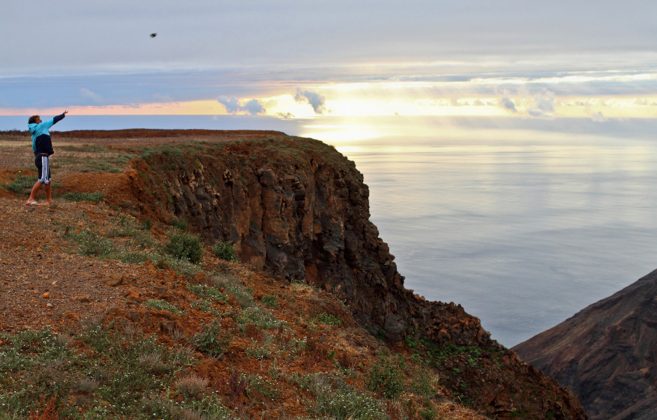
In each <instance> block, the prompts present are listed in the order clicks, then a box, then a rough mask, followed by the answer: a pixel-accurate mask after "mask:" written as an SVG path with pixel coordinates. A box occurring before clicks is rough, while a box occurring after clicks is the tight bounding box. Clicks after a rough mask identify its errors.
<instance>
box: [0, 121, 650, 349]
mask: <svg viewBox="0 0 657 420" xmlns="http://www.w3.org/2000/svg"><path fill="white" fill-rule="evenodd" d="M16 121H19V120H18V119H12V118H9V117H0V129H12V128H22V122H21V123H20V124H21V125H18V126H16V127H14V125H16V124H17V123H16ZM20 121H22V120H20ZM65 121H66V120H65ZM66 122H67V123H68V125H67V126H64V124H62V126H61V129H62V130H67V129H78V128H104V129H109V128H125V127H153V128H173V127H177V128H228V129H232V128H259V129H265V128H268V129H278V130H283V131H286V132H288V133H291V134H301V135H307V136H315V137H319V138H320V139H323V140H325V141H327V142H328V143H330V144H333V145H334V146H336V148H337V149H338V150H339V151H341V152H342V153H343V154H345V155H346V156H348V157H349V158H350V159H352V160H354V161H355V162H356V164H357V166H358V168H359V170H360V171H361V172H363V174H364V175H365V181H366V183H367V184H368V185H369V187H370V205H371V213H372V218H373V221H374V223H376V225H377V226H378V227H379V230H380V232H381V236H382V237H383V239H384V240H385V241H386V242H388V244H389V245H390V247H391V250H392V253H393V254H394V255H395V256H396V260H397V264H398V266H399V270H400V272H401V273H402V274H403V275H404V276H405V277H406V286H407V287H409V288H411V289H414V290H415V291H416V292H417V293H419V294H422V295H424V296H426V297H427V298H429V299H432V300H442V301H453V302H457V303H460V304H462V305H463V306H464V307H465V309H466V311H468V312H469V313H471V314H473V315H475V316H477V317H479V318H480V319H481V320H482V323H483V325H484V327H485V328H486V329H488V330H489V331H491V333H492V335H493V337H494V338H495V339H497V340H498V341H500V342H501V343H503V344H505V345H507V346H512V345H514V344H517V343H518V342H520V341H523V340H525V339H527V338H529V337H531V336H533V335H534V334H536V333H539V332H541V331H543V330H545V329H547V328H549V327H551V326H553V325H555V324H556V323H558V322H560V321H562V320H564V319H566V318H567V317H569V316H571V315H573V314H574V313H575V312H577V311H578V310H580V309H582V308H584V307H585V306H586V305H588V304H590V303H593V302H595V301H597V300H599V299H601V298H603V297H606V296H608V295H610V294H612V293H614V292H616V291H618V290H620V289H621V288H622V287H624V286H626V285H628V284H630V283H632V282H633V281H634V280H636V279H638V278H639V277H640V276H642V275H644V274H646V273H648V272H649V271H651V270H653V269H655V268H657V211H656V209H657V135H653V133H657V124H654V123H652V122H649V121H629V122H628V121H624V122H592V121H573V120H568V121H520V122H518V121H511V119H509V120H505V121H486V122H482V121H470V120H461V121H456V122H455V121H449V122H446V121H440V120H431V121H423V120H413V121H408V120H404V121H392V122H391V121H386V122H385V123H384V122H382V121H379V122H377V121H374V122H373V121H367V122H357V124H356V125H354V123H353V121H352V122H350V123H349V124H347V123H343V122H340V121H329V123H328V124H326V125H321V126H320V125H314V126H313V125H312V124H307V123H306V124H305V125H304V123H302V122H289V121H278V120H265V119H258V118H242V119H235V118H233V119H230V118H225V117H224V118H210V117H102V118H99V117H96V118H95V119H94V117H87V118H86V119H85V118H82V117H80V118H79V119H78V120H77V122H76V120H75V119H73V118H71V119H70V121H66ZM327 127H328V128H327ZM382 127H384V128H383V129H382ZM377 128H378V129H377ZM350 130H352V131H350ZM351 132H353V133H354V134H353V135H350V133H351ZM382 133H383V134H382ZM385 133H393V134H394V135H393V136H390V137H386V136H385ZM406 133H408V134H406ZM55 142H56V138H55Z"/></svg>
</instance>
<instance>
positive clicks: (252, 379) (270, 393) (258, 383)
mask: <svg viewBox="0 0 657 420" xmlns="http://www.w3.org/2000/svg"><path fill="white" fill-rule="evenodd" d="M242 375H243V378H244V379H245V381H246V384H247V386H246V394H247V395H248V396H249V397H251V398H253V397H254V396H257V395H260V396H262V397H264V398H267V399H270V400H276V399H278V398H280V392H279V391H278V385H277V384H276V383H275V382H274V381H272V380H271V379H269V378H266V377H264V376H261V375H258V374H254V375H244V374H242ZM254 394H255V395H254Z"/></svg>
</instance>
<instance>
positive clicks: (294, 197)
mask: <svg viewBox="0 0 657 420" xmlns="http://www.w3.org/2000/svg"><path fill="white" fill-rule="evenodd" d="M133 167H134V170H133V171H132V173H131V174H130V177H131V182H132V189H133V193H134V195H135V196H136V197H137V198H138V200H139V202H140V209H139V210H140V212H141V214H142V215H144V217H157V218H159V219H163V220H171V219H174V218H177V219H183V220H185V221H186V222H187V223H189V225H190V226H192V227H193V228H194V229H195V230H197V231H198V232H199V234H201V235H202V236H203V237H205V238H206V239H207V240H208V241H217V240H223V241H230V242H232V243H233V244H234V245H235V248H236V250H237V252H238V255H239V257H240V260H241V261H242V262H245V263H248V264H251V265H252V266H254V267H255V268H257V269H263V270H267V271H269V272H270V273H273V274H275V275H277V276H279V277H280V278H285V279H288V280H290V281H304V282H308V283H311V284H313V285H316V286H318V287H321V288H323V289H326V290H329V291H331V292H333V293H334V294H336V295H337V296H339V297H340V298H342V299H343V300H344V301H345V302H346V303H347V305H348V306H349V307H350V308H351V310H352V312H353V313H354V315H355V317H356V318H357V319H358V320H359V322H360V323H361V324H362V325H363V326H365V327H366V328H368V329H369V330H370V331H371V332H372V333H373V334H375V335H377V336H381V337H383V338H386V339H387V340H389V341H390V342H393V343H394V342H399V341H400V340H402V339H407V340H411V341H413V340H419V342H422V343H426V348H428V349H429V350H427V351H429V352H433V353H432V354H434V356H436V355H437V356H436V357H435V358H434V359H435V360H440V361H442V362H441V363H440V366H439V367H441V368H443V369H444V371H445V377H444V378H441V379H444V380H445V381H446V383H447V385H450V386H452V387H453V388H454V390H455V391H454V392H455V393H456V394H457V395H458V396H459V397H463V398H464V399H466V400H467V401H468V402H470V404H471V405H473V406H475V407H477V408H478V409H480V410H482V411H483V412H486V413H488V414H491V415H494V416H497V417H505V416H511V415H517V414H518V413H524V414H527V413H528V414H533V415H537V414H538V413H541V415H544V414H545V413H550V415H552V416H553V418H584V414H583V411H581V408H580V407H579V405H578V402H577V401H576V400H575V399H574V398H572V397H571V396H570V395H569V394H568V393H567V392H565V391H564V390H562V389H561V388H559V387H558V386H557V385H556V384H555V383H554V382H552V381H551V380H549V379H548V378H547V377H545V376H544V375H542V374H541V373H540V372H538V371H536V370H535V369H533V368H532V367H530V366H528V365H525V364H523V363H521V362H520V361H519V360H518V359H517V358H516V356H515V355H514V354H513V353H512V352H509V351H508V350H506V349H504V348H503V347H501V346H499V345H498V344H497V343H496V342H494V341H493V340H491V339H490V337H489V334H488V333H487V332H486V331H485V330H484V329H483V328H482V327H481V325H480V322H479V320H478V319H477V318H475V317H472V316H470V315H468V314H467V313H466V312H465V311H464V310H463V308H462V307H461V306H460V305H456V304H454V303H439V302H428V301H426V300H425V299H423V298H421V297H418V296H416V295H414V294H413V293H412V291H410V290H407V289H405V288H404V284H403V283H404V282H403V280H404V278H403V277H402V276H401V275H400V274H399V272H398V271H397V267H396V264H395V262H394V257H393V256H392V255H390V252H389V249H388V246H387V245H386V243H385V242H383V240H382V239H381V238H380V237H379V232H378V230H377V228H376V226H374V225H373V224H372V223H371V222H370V220H369V219H370V213H369V203H368V196H369V191H368V188H367V186H366V185H365V184H364V183H363V177H362V175H361V174H360V173H359V172H358V170H357V169H356V167H355V165H354V163H353V162H351V161H349V160H348V159H346V158H345V157H343V156H342V155H340V154H339V153H338V152H337V151H336V150H335V149H334V148H332V147H330V146H328V145H326V144H324V143H321V142H319V141H315V140H310V139H299V138H292V137H287V136H283V135H275V134H272V136H271V137H270V138H269V139H264V140H249V141H232V142H228V143H225V144H212V143H210V142H208V143H205V144H194V145H192V146H189V147H182V146H181V147H177V148H163V149H161V150H159V151H151V152H149V153H148V154H147V155H145V156H144V158H143V159H141V160H138V161H135V162H134V165H133ZM468 354H470V355H472V354H476V363H475V364H472V363H470V364H468V366H469V368H468V367H466V368H463V367H458V366H456V365H457V364H459V363H461V361H462V357H466V355H468ZM444 355H447V356H449V357H443V356H444ZM450 363H452V365H450ZM457 371H458V372H460V374H459V375H455V373H454V372H457ZM457 376H458V377H457ZM450 378H453V379H454V380H453V381H451V380H450Z"/></svg>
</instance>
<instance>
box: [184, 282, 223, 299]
mask: <svg viewBox="0 0 657 420" xmlns="http://www.w3.org/2000/svg"><path fill="white" fill-rule="evenodd" d="M187 289H188V290H189V291H190V292H192V293H194V294H195V295H196V296H198V297H203V298H208V299H212V300H214V301H217V302H226V300H227V299H226V296H224V295H223V293H221V291H219V289H217V288H216V287H212V286H206V285H204V284H188V285H187Z"/></svg>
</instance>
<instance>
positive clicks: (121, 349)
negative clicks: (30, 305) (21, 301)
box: [0, 326, 203, 418]
mask: <svg viewBox="0 0 657 420" xmlns="http://www.w3.org/2000/svg"><path fill="white" fill-rule="evenodd" d="M76 343H77V344H76ZM81 346H82V347H81ZM190 362H191V359H190V358H189V355H188V354H187V353H186V352H185V351H184V350H182V349H179V348H174V349H169V348H167V347H165V346H162V345H160V344H159V343H157V342H156V341H155V340H154V339H152V338H148V337H143V336H135V335H131V336H126V335H122V334H118V333H115V332H113V331H109V330H106V329H104V328H103V327H100V326H96V327H92V328H88V329H86V330H85V331H84V332H83V333H82V334H81V335H80V336H78V337H65V336H61V335H57V334H55V333H53V332H51V331H49V330H41V331H33V330H28V331H23V332H20V333H17V334H15V335H9V334H0V418H27V417H28V416H29V415H30V413H34V412H36V411H37V410H43V409H44V407H45V406H46V405H47V403H48V402H49V401H53V402H54V403H55V404H56V406H55V407H54V408H56V409H57V410H58V412H59V415H60V418H81V413H84V418H99V417H102V418H121V417H122V418H146V417H150V416H151V415H152V412H153V411H152V409H153V407H155V406H158V407H160V408H161V409H162V411H160V412H161V413H162V417H169V418H170V417H171V416H173V411H172V410H173V409H174V407H175V403H174V401H164V400H162V398H161V395H163V392H164V391H165V390H166V389H167V388H168V387H169V386H170V384H171V383H172V382H173V380H174V377H175V374H176V373H177V372H178V371H180V370H181V369H182V368H184V367H186V366H188V365H189V364H190ZM80 396H83V398H81V397H80ZM67 401H76V403H75V404H64V403H65V402H67ZM167 407H168V408H167ZM189 410H191V411H193V412H195V413H197V415H198V414H200V412H202V411H203V410H202V406H201V404H197V405H196V406H193V405H192V406H190V408H189Z"/></svg>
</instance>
